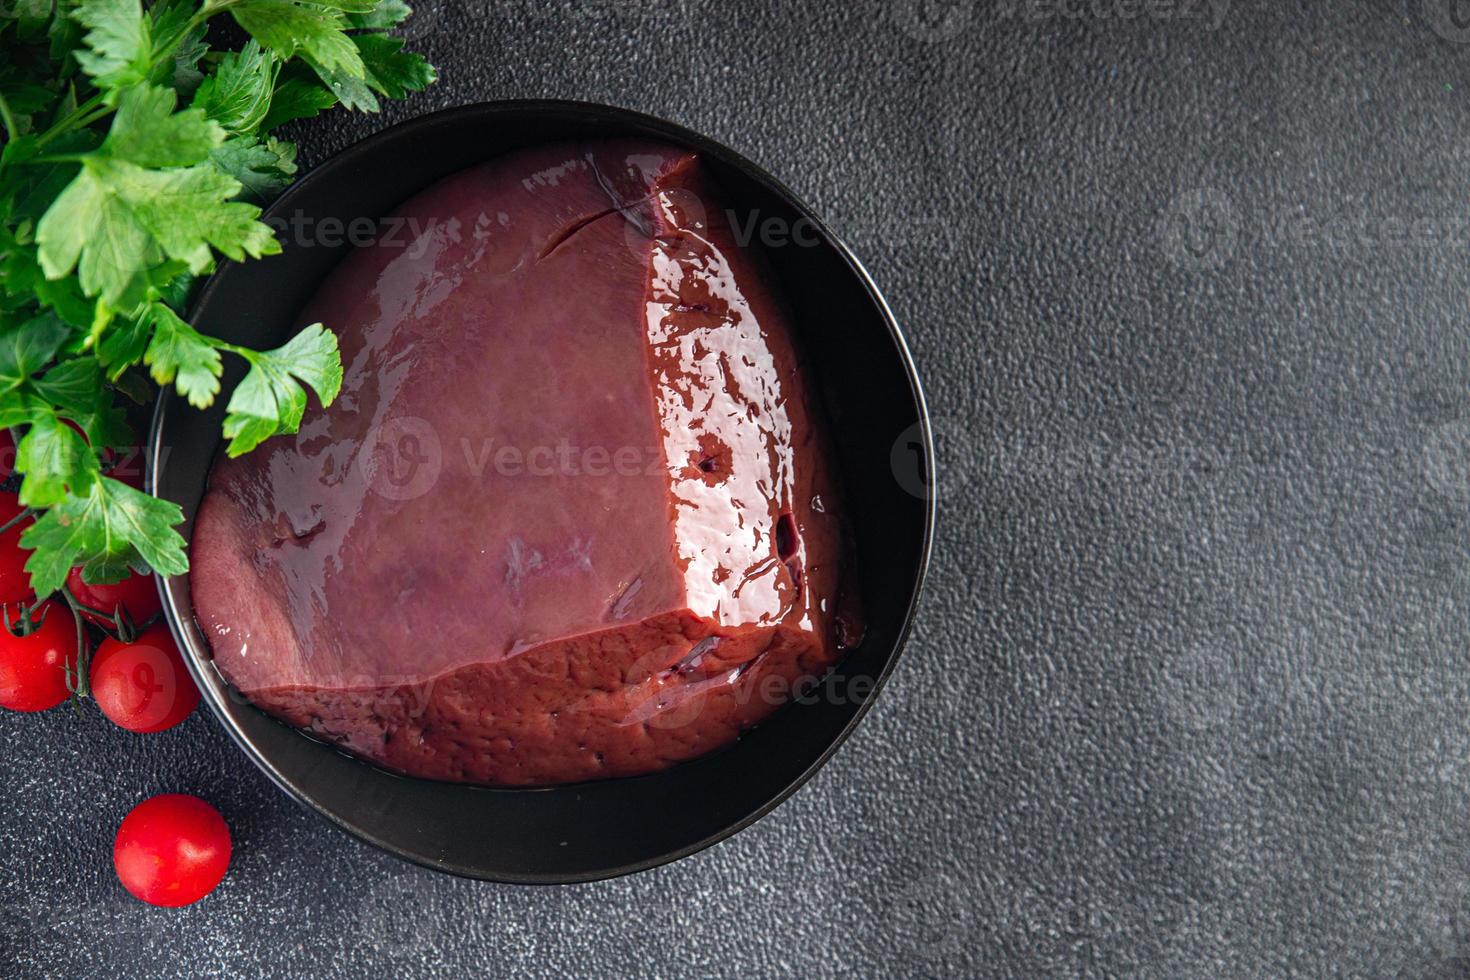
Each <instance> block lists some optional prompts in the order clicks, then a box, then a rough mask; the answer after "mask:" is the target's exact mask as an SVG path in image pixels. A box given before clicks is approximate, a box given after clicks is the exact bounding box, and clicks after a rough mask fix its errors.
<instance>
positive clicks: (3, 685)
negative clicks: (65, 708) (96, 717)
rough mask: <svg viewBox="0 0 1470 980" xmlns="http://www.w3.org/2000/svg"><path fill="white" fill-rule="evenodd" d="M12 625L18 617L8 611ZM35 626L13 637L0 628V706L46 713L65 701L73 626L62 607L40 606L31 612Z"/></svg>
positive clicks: (72, 653) (73, 653)
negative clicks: (48, 709) (25, 633)
mask: <svg viewBox="0 0 1470 980" xmlns="http://www.w3.org/2000/svg"><path fill="white" fill-rule="evenodd" d="M11 617H12V620H11V622H12V625H16V626H18V625H19V616H18V615H17V613H16V612H15V610H13V609H12V610H11ZM31 622H32V623H33V624H36V625H34V626H33V627H32V630H31V632H30V633H29V634H27V635H25V636H16V635H15V634H14V633H12V632H10V631H9V630H7V629H5V628H4V627H0V707H6V708H9V709H11V710H12V711H45V710H46V709H47V708H54V707H56V706H57V705H58V704H60V703H61V702H63V701H65V700H66V699H67V698H68V697H69V696H70V695H71V692H70V691H68V690H67V688H66V668H67V665H68V664H71V663H74V662H75V660H76V655H77V634H76V626H75V624H74V623H73V622H72V618H71V615H70V614H69V613H68V612H67V609H66V607H65V606H63V605H61V604H60V603H56V602H46V603H42V604H41V606H40V607H39V608H37V609H35V610H33V611H32V613H31Z"/></svg>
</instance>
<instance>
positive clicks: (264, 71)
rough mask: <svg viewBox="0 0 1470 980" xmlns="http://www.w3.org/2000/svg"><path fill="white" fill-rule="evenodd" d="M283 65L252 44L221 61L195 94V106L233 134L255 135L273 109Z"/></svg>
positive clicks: (252, 42)
mask: <svg viewBox="0 0 1470 980" xmlns="http://www.w3.org/2000/svg"><path fill="white" fill-rule="evenodd" d="M278 68H279V63H278V62H277V61H276V59H275V58H274V56H272V55H271V53H270V52H269V51H267V50H265V49H264V48H262V47H261V46H260V42H258V41H255V40H253V39H252V40H251V41H250V43H248V44H246V45H245V47H244V48H242V49H241V50H239V51H232V52H230V53H229V54H227V55H225V56H224V57H223V58H221V59H220V61H219V65H218V67H216V68H215V71H214V74H213V75H210V76H209V77H208V78H206V79H205V80H204V81H203V82H202V83H201V84H200V86H199V88H198V89H197V90H196V91H195V92H194V102H193V106H194V108H196V109H200V110H202V111H203V112H204V114H205V115H207V116H209V118H210V119H213V120H214V121H215V122H217V123H219V124H220V125H221V126H223V127H224V128H225V129H227V130H229V131H230V132H231V133H253V132H255V130H256V129H257V128H259V126H260V124H261V122H262V121H264V119H265V114H266V112H267V111H269V109H270V105H271V91H272V89H274V88H275V84H276V72H277V70H278Z"/></svg>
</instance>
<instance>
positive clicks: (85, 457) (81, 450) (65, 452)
mask: <svg viewBox="0 0 1470 980" xmlns="http://www.w3.org/2000/svg"><path fill="white" fill-rule="evenodd" d="M15 468H16V469H17V470H19V471H20V472H22V473H24V474H25V480H24V481H23V482H22V483H21V485H20V502H21V503H23V504H25V505H26V506H28V507H50V506H52V505H54V504H59V503H61V502H62V501H64V500H66V499H67V496H68V495H69V494H70V493H75V494H77V495H78V496H81V495H83V494H86V493H88V492H89V491H90V490H91V488H92V485H93V484H94V483H95V482H96V481H97V479H98V477H99V476H100V474H101V472H102V468H101V466H100V465H99V464H98V462H97V455H96V454H95V453H94V452H92V449H91V447H90V446H88V445H87V442H86V440H85V439H83V438H82V437H81V436H80V435H78V434H77V431H76V430H75V429H73V428H72V427H71V426H69V425H67V424H65V423H64V422H62V421H61V420H60V419H59V418H57V417H56V416H55V415H54V414H52V413H49V412H48V413H44V414H41V415H38V416H37V417H36V418H34V419H32V420H31V425H30V428H29V429H27V430H26V434H25V436H24V437H23V438H22V439H21V440H20V444H19V445H17V446H16V447H15Z"/></svg>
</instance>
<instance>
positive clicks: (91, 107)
mask: <svg viewBox="0 0 1470 980" xmlns="http://www.w3.org/2000/svg"><path fill="white" fill-rule="evenodd" d="M98 107H101V109H102V111H101V112H100V113H98V112H97V111H96V110H97V109H98ZM111 111H112V110H111V109H110V108H107V107H106V106H103V105H102V93H100V92H99V93H97V94H96V95H94V96H92V97H91V98H90V99H88V100H87V101H86V102H83V103H82V104H81V105H79V106H77V107H76V108H75V109H73V110H72V111H71V112H69V113H67V115H66V116H65V117H64V118H62V119H59V120H57V122H56V123H55V124H54V125H53V126H52V127H51V128H50V129H48V130H46V132H44V133H42V134H41V138H40V139H38V140H37V141H36V147H37V149H39V148H40V147H43V146H45V145H46V144H47V143H49V142H51V141H52V140H54V139H56V137H58V136H64V135H65V134H67V133H69V132H71V131H72V130H73V129H76V128H77V125H78V122H79V121H80V120H82V119H83V118H84V117H87V116H88V115H89V114H91V117H90V118H87V119H86V121H85V122H84V123H82V125H86V126H90V125H91V124H92V123H94V122H96V121H97V120H98V119H101V118H102V117H103V116H105V115H107V113H109V112H111Z"/></svg>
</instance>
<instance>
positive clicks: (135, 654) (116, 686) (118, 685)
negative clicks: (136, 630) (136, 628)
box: [91, 623, 199, 732]
mask: <svg viewBox="0 0 1470 980" xmlns="http://www.w3.org/2000/svg"><path fill="white" fill-rule="evenodd" d="M91 681H92V697H93V698H94V699H95V700H96V702H97V707H99V708H101V709H102V713H103V714H104V715H106V716H107V717H108V718H110V719H111V720H112V721H113V723H114V724H116V725H118V726H120V727H122V728H126V729H127V730H128V731H130V732H161V731H163V730H164V729H166V728H172V727H174V726H175V725H177V724H178V723H179V722H181V721H183V720H184V719H185V718H187V717H189V715H190V714H192V713H193V711H194V709H195V707H197V706H198V704H199V688H197V687H195V686H194V678H192V677H190V676H189V669H188V668H187V667H185V666H184V658H183V656H181V655H180V654H179V648H178V647H177V646H175V645H174V638H173V636H171V635H170V634H169V631H168V627H167V626H164V625H163V624H162V623H160V624H159V625H157V626H154V627H153V628H151V629H148V630H145V631H143V633H142V634H141V635H139V637H138V638H137V639H136V640H134V641H133V642H132V643H123V642H121V641H119V640H114V639H106V640H103V641H102V643H101V644H100V645H99V646H98V647H97V652H96V653H95V654H93V655H92V673H91Z"/></svg>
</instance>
